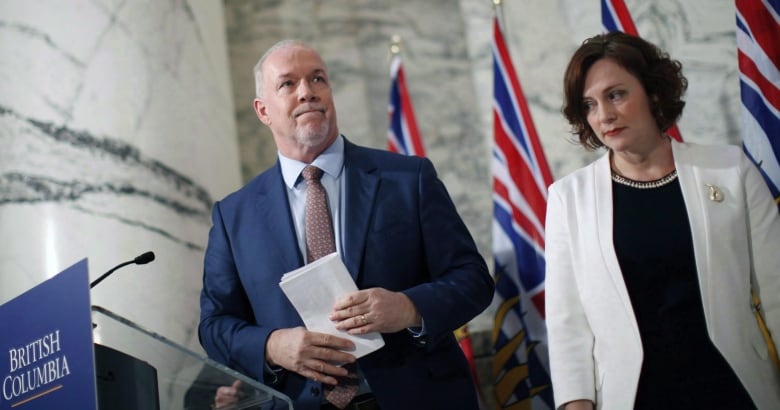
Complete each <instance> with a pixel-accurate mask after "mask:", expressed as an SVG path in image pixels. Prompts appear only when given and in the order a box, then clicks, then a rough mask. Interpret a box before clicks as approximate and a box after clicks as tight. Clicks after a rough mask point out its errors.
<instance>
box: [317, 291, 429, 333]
mask: <svg viewBox="0 0 780 410" xmlns="http://www.w3.org/2000/svg"><path fill="white" fill-rule="evenodd" d="M330 320H332V321H333V322H334V323H336V328H337V329H339V330H346V331H348V332H349V333H350V334H353V335H361V334H364V333H368V332H380V333H395V332H397V331H399V330H401V329H406V328H410V327H417V326H420V325H421V324H422V320H421V319H420V314H419V313H418V312H417V308H416V307H415V306H414V304H413V303H412V301H411V300H409V298H408V297H407V296H406V295H404V294H403V293H401V292H391V291H389V290H386V289H382V288H371V289H364V290H360V291H357V292H355V293H351V294H349V295H347V296H346V297H344V298H343V299H341V300H340V301H338V302H336V304H335V305H334V306H333V312H332V313H331V314H330Z"/></svg>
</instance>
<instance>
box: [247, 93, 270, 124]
mask: <svg viewBox="0 0 780 410" xmlns="http://www.w3.org/2000/svg"><path fill="white" fill-rule="evenodd" d="M252 106H253V107H254V108H255V114H257V118H259V119H260V122H262V123H263V124H265V125H271V117H269V116H268V107H267V106H266V105H265V101H263V100H262V99H260V98H255V100H254V101H253V102H252Z"/></svg>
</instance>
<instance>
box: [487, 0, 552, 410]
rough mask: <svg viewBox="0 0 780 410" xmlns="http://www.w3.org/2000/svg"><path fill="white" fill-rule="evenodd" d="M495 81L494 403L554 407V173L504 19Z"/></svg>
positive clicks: (496, 40)
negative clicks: (548, 323) (550, 272)
mask: <svg viewBox="0 0 780 410" xmlns="http://www.w3.org/2000/svg"><path fill="white" fill-rule="evenodd" d="M496 11H497V13H498V12H499V11H500V10H499V8H498V7H497V8H496ZM493 75H494V79H493V131H494V146H493V155H492V159H491V161H492V172H493V254H494V260H495V281H496V295H495V304H496V308H497V310H496V316H495V320H494V323H493V337H492V339H493V353H494V356H493V375H494V377H495V401H496V405H497V407H498V408H502V409H503V408H512V409H552V408H553V407H554V403H553V393H552V385H551V381H550V373H549V357H548V353H547V330H546V327H545V321H544V320H545V317H544V270H545V261H544V219H545V212H546V208H547V187H548V186H549V185H550V184H551V183H552V174H551V173H550V169H549V167H548V165H547V160H546V159H545V156H544V153H543V152H542V146H541V144H540V142H539V136H538V135H537V133H536V129H535V128H534V125H533V121H532V120H531V112H530V110H529V107H528V104H527V103H526V101H525V96H524V95H523V90H522V88H521V87H520V82H519V80H518V77H517V74H516V73H515V69H514V67H513V65H512V60H511V58H510V56H509V51H508V49H507V46H506V43H505V40H504V34H503V30H502V27H501V23H500V19H499V16H498V15H497V16H496V17H495V18H494V20H493Z"/></svg>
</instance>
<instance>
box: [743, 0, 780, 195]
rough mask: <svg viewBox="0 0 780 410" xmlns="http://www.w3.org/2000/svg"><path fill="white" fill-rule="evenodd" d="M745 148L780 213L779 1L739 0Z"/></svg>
mask: <svg viewBox="0 0 780 410" xmlns="http://www.w3.org/2000/svg"><path fill="white" fill-rule="evenodd" d="M736 3H737V30H736V34H737V56H738V59H739V85H740V92H741V95H742V144H743V149H744V150H745V153H746V154H747V155H748V156H749V157H750V159H752V160H753V162H755V163H756V165H757V166H758V169H759V170H760V171H761V173H762V174H763V176H764V179H765V180H766V182H767V184H768V185H769V190H770V191H771V192H772V196H774V198H775V203H776V204H777V206H778V210H780V164H778V160H779V159H780V17H778V16H779V15H780V0H737V1H736Z"/></svg>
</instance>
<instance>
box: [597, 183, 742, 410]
mask: <svg viewBox="0 0 780 410" xmlns="http://www.w3.org/2000/svg"><path fill="white" fill-rule="evenodd" d="M667 179H668V178H667ZM630 182H631V181H630ZM638 184H643V183H638ZM634 185H637V183H634ZM654 185H658V184H654ZM612 190H613V200H614V227H613V233H614V245H615V251H616V253H617V258H618V262H619V263H620V269H621V270H622V272H623V279H624V281H625V283H626V287H627V289H628V294H629V296H630V298H631V304H632V306H633V309H634V313H635V315H636V321H637V324H638V325H639V333H640V335H641V338H642V348H643V350H644V357H643V362H642V371H641V374H640V377H639V386H638V388H637V394H636V401H635V408H636V409H652V410H658V409H664V410H668V409H730V410H736V409H754V408H755V405H754V404H753V402H752V400H751V398H750V396H749V395H748V394H747V392H746V390H745V388H744V387H743V385H742V383H741V382H740V381H739V379H738V378H737V376H736V375H735V373H734V371H733V370H732V369H731V367H730V366H729V364H728V363H727V362H726V360H725V359H724V358H723V356H722V355H721V354H720V352H719V351H718V349H717V348H716V347H715V345H713V343H712V341H711V340H710V337H709V335H708V334H707V325H706V322H705V318H704V310H703V307H702V300H701V292H700V289H699V280H698V276H697V270H696V263H695V260H694V253H693V241H692V239H691V228H690V224H689V223H688V215H687V212H686V210H685V203H684V202H683V197H682V191H681V189H680V184H679V181H678V180H677V179H676V178H674V179H671V182H668V183H666V184H661V185H660V186H654V187H651V188H648V187H647V186H645V187H637V186H628V185H625V182H624V183H618V182H614V181H613V182H612Z"/></svg>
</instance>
